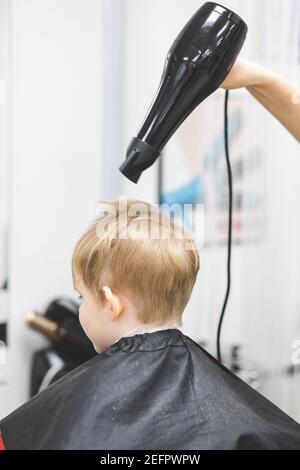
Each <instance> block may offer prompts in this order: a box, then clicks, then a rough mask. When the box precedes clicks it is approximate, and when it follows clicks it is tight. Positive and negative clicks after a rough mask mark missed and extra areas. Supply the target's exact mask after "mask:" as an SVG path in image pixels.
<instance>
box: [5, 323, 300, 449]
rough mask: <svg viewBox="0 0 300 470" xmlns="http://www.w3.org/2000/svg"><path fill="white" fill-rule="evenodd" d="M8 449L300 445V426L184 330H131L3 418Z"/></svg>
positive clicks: (271, 447) (203, 447)
mask: <svg viewBox="0 0 300 470" xmlns="http://www.w3.org/2000/svg"><path fill="white" fill-rule="evenodd" d="M0 429H1V433H2V438H3V442H4V446H5V448H6V449H106V450H108V449H109V450H114V449H130V450H133V449H156V450H157V449H162V450H163V449H164V450H171V449H177V450H178V449H181V450H185V449H192V450H195V449H197V450H198V449H201V450H202V449H300V425H299V424H298V423H296V421H294V420H293V419H291V418H290V417H289V416H287V415H286V414H285V413H283V412H282V411H281V410H280V409H279V408H277V407H276V406H275V405H273V404H272V403H271V402H270V401H268V400H267V399H266V398H264V397H263V396H262V395H260V394H259V393H258V392H256V391H255V390H253V389H252V388H251V387H249V386H248V385H247V384H246V383H244V382H243V381H242V380H240V379H239V378H237V377H236V376H235V375H233V374H232V373H231V372H230V371H228V370H227V369H226V368H225V367H223V366H222V365H220V364H219V363H218V362H217V361H216V360H215V359H214V358H213V357H212V356H211V355H210V354H208V353H207V352H206V351H205V350H203V349H202V348H201V347H200V346H199V345H198V344H197V343H195V342H194V341H193V340H192V339H191V338H189V337H188V336H186V335H184V334H183V333H182V332H181V331H180V330H177V329H169V330H160V331H156V332H153V333H143V334H137V335H135V336H131V337H130V336H129V337H123V338H121V339H120V340H119V341H118V342H116V343H115V344H113V345H112V346H110V347H109V348H108V349H106V350H105V351H104V352H102V353H101V354H99V355H97V356H96V357H94V358H93V359H91V360H90V361H88V362H86V363H85V364H83V365H81V366H79V367H78V368H77V369H75V370H74V371H72V372H70V373H68V374H67V375H66V376H64V377H63V378H61V379H59V380H58V381H57V382H55V383H54V384H53V385H51V386H50V387H49V388H48V389H46V390H44V391H42V392H40V393H39V394H38V395H36V396H35V397H34V398H32V399H31V400H30V401H29V402H27V403H25V404H24V405H23V406H21V407H20V408H18V409H17V410H16V411H15V412H13V413H12V414H10V415H9V416H8V417H6V418H5V419H4V420H2V421H1V423H0Z"/></svg>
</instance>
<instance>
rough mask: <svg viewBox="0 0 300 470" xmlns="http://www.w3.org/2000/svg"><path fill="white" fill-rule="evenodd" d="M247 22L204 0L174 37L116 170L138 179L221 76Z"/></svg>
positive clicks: (239, 43)
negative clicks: (139, 123)
mask: <svg viewBox="0 0 300 470" xmlns="http://www.w3.org/2000/svg"><path fill="white" fill-rule="evenodd" d="M247 29H248V28H247V25H246V23H245V22H244V21H243V20H242V18H240V17H239V16H238V15H237V14H236V13H234V12H233V11H231V10H228V8H225V7H223V6H221V5H219V4H217V3H213V2H207V3H204V5H203V6H202V7H201V8H200V9H199V10H198V11H197V12H196V13H195V14H194V15H193V16H192V18H191V19H190V20H189V21H188V23H187V24H186V25H185V27H184V28H183V29H182V31H181V32H180V33H179V35H178V36H177V38H176V39H175V41H174V42H173V44H172V46H171V48H170V50H169V52H168V55H167V58H166V61H165V67H164V71H163V74H162V78H161V81H160V85H159V88H158V91H157V94H156V96H155V98H154V100H153V102H152V104H151V106H150V109H149V111H148V114H147V116H146V118H145V121H144V123H143V125H142V127H141V129H140V131H139V133H138V135H137V137H133V139H132V140H131V142H130V144H129V146H128V149H127V154H126V160H125V161H124V162H123V163H122V165H121V166H120V168H119V169H120V171H121V173H123V175H124V176H126V177H127V178H128V179H130V180H131V181H133V182H134V183H137V182H138V180H139V178H140V176H141V174H142V172H143V171H144V170H146V169H147V168H149V167H150V166H151V165H152V164H153V163H154V162H155V161H156V159H157V158H158V157H159V155H160V153H161V151H162V149H163V148H164V146H165V145H166V143H167V142H168V140H169V139H170V137H171V136H172V135H173V133H174V132H175V131H176V129H177V128H178V127H179V126H180V125H181V124H182V122H183V121H184V120H185V119H186V118H187V117H188V115H189V114H190V113H191V112H192V111H193V110H194V109H195V108H196V107H197V106H198V105H199V104H200V103H201V102H202V101H203V100H205V98H207V97H208V96H209V95H210V94H211V93H213V92H214V91H215V90H216V89H217V88H218V87H219V86H220V85H221V84H222V83H223V81H224V80H225V78H226V76H227V75H228V73H229V71H230V69H231V67H232V65H233V63H234V62H235V59H236V57H237V55H238V53H239V51H240V49H241V47H242V45H243V43H244V40H245V37H246V34H247Z"/></svg>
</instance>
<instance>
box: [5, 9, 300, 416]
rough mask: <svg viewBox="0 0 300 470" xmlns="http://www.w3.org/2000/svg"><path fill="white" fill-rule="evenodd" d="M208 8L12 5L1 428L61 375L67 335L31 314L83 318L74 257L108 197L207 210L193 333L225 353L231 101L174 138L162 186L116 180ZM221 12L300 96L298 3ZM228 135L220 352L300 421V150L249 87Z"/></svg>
mask: <svg viewBox="0 0 300 470" xmlns="http://www.w3.org/2000/svg"><path fill="white" fill-rule="evenodd" d="M202 3H204V2H202V1H199V0H185V1H176V2H174V1H172V0H151V1H150V0H0V341H1V343H0V418H2V417H4V416H5V415H6V414H8V413H9V412H10V411H12V410H13V409H15V408H16V407H17V406H19V405H20V404H22V403H24V402H25V401H26V400H28V399H29V397H30V396H31V395H33V394H34V393H36V392H37V391H38V390H39V389H41V387H43V386H46V385H45V384H47V383H50V382H51V379H52V378H53V377H54V376H55V374H57V373H58V372H59V371H62V370H63V369H62V358H61V357H62V356H64V354H65V353H66V351H63V352H62V351H61V350H57V349H55V347H52V346H53V345H52V343H51V341H53V340H54V339H55V338H54V336H55V334H56V333H57V332H56V333H55V334H53V331H52V336H51V334H49V328H50V326H49V325H48V336H49V337H51V341H50V340H49V338H48V339H47V338H46V336H47V335H45V334H43V335H42V334H39V333H37V332H35V331H33V330H32V329H30V328H29V327H28V325H27V324H26V322H25V316H26V314H27V313H28V312H29V311H34V312H39V313H41V314H45V312H46V313H47V309H48V316H49V318H50V317H51V315H50V314H49V311H51V309H50V310H49V305H50V304H51V302H53V300H54V299H68V300H64V301H62V302H61V303H60V304H59V306H58V307H59V308H63V309H65V310H69V311H71V312H72V314H74V312H75V311H76V304H74V303H72V301H74V300H75V299H76V297H75V294H74V292H73V286H72V278H71V266H70V260H71V255H72V250H73V247H74V244H75V242H76V240H77V239H78V238H79V236H80V235H81V233H82V232H83V231H84V230H85V228H86V227H87V226H88V224H89V223H90V221H91V220H92V219H93V218H94V216H95V214H96V207H97V201H98V200H99V199H103V198H117V197H119V196H127V197H135V198H140V199H144V200H147V201H149V202H152V203H158V202H167V203H172V202H179V203H186V202H191V203H195V202H200V203H203V204H204V211H205V218H204V220H205V227H204V245H203V247H202V248H201V250H200V257H201V269H200V273H199V276H198V280H197V284H196V286H195V288H194V292H193V295H192V298H191V300H190V302H189V304H188V306H187V308H186V311H185V313H184V316H183V332H184V333H186V334H187V335H189V336H191V337H192V338H193V339H195V340H196V341H197V342H198V343H199V344H201V345H202V346H203V347H204V348H206V349H207V350H208V351H209V352H210V353H212V354H213V355H215V353H216V348H215V338H216V332H217V323H218V319H219V315H220V312H221V308H222V304H223V299H224V295H225V288H226V254H227V246H226V243H227V193H226V191H227V189H226V188H227V186H226V172H225V154H224V143H223V126H224V123H223V106H224V94H225V92H224V90H218V91H217V92H216V93H214V94H213V95H212V96H210V97H209V98H208V99H207V100H206V101H205V102H203V103H202V104H201V105H200V106H199V107H198V108H197V109H196V110H195V111H194V113H192V115H191V116H190V117H189V118H188V119H187V121H186V122H185V123H184V125H183V126H182V127H181V128H180V130H179V131H178V132H177V133H175V135H174V136H173V137H172V139H171V140H170V142H169V144H168V146H167V148H166V150H165V152H164V158H163V163H162V168H161V169H160V172H159V168H158V165H157V164H155V165H154V166H153V167H152V168H151V169H150V170H148V171H147V172H145V173H144V175H143V176H142V178H141V180H140V182H139V184H138V185H135V184H134V183H131V182H130V181H128V180H126V179H125V178H124V177H123V176H122V175H121V174H120V172H119V171H118V167H119V166H120V164H121V162H122V161H123V160H124V158H125V153H126V147H127V145H128V143H129V140H130V139H131V137H132V136H134V135H136V133H137V131H138V130H139V127H140V125H141V123H142V121H143V119H144V117H145V114H146V111H147V110H148V108H149V106H150V103H151V101H152V99H153V97H154V95H155V92H156V90H157V87H158V84H159V81H160V77H161V73H162V70H163V65H164V61H165V58H166V54H167V51H168V49H169V47H170V45H171V43H172V42H173V40H174V39H175V37H176V35H177V34H178V32H179V31H180V29H181V28H182V27H183V25H184V24H185V23H186V22H187V21H188V20H189V18H190V17H191V16H192V14H193V13H194V12H195V11H196V10H197V9H198V8H199V7H200V6H201V5H202ZM223 4H224V5H225V6H227V7H229V8H231V9H233V10H234V11H235V12H236V13H238V14H240V15H241V16H242V17H243V19H244V20H245V21H246V22H247V24H248V27H249V30H248V36H247V39H246V42H245V45H244V47H243V49H242V54H241V55H242V56H243V57H245V58H247V59H250V60H254V61H256V62H258V63H260V64H262V65H264V66H265V67H268V68H270V69H272V70H274V71H276V72H279V73H281V74H282V75H283V76H285V77H286V78H288V79H289V80H290V81H291V82H292V83H294V84H298V85H300V0H284V1H283V0H244V1H243V2H241V1H237V0H226V1H225V2H224V3H223ZM229 131H230V132H229V135H230V157H231V162H232V168H233V184H234V197H235V199H234V212H233V221H234V223H233V250H232V287H231V293H230V298H229V302H228V306H227V311H226V315H225V320H224V326H223V331H222V351H223V355H224V359H225V363H226V365H227V366H228V367H229V368H230V369H231V370H232V371H233V372H234V373H237V374H238V375H239V376H241V377H242V378H243V380H246V381H247V382H248V383H249V384H250V385H251V386H253V387H254V388H256V389H258V390H259V391H260V392H261V393H262V394H263V395H265V396H267V397H268V398H269V399H271V400H272V401H273V402H275V403H276V404H277V405H278V406H279V407H280V408H282V409H283V410H284V411H285V412H287V413H288V414H289V415H291V416H292V417H293V418H294V419H296V420H298V421H300V399H299V397H300V393H299V392H300V367H298V365H299V363H300V353H299V354H297V351H300V244H299V240H300V211H299V203H300V185H299V175H300V148H299V143H297V142H296V140H295V139H293V137H292V136H291V135H290V134H289V133H288V132H287V131H286V130H285V129H284V128H283V127H282V126H281V125H280V124H279V123H278V122H277V121H276V120H275V119H274V118H273V117H272V116H271V115H269V114H268V113H267V111H266V110H265V109H263V108H262V106H261V105H259V104H258V103H257V102H256V101H255V100H254V98H253V97H252V96H251V95H250V94H249V93H248V92H247V90H245V89H241V90H234V91H232V92H230V97H229ZM159 175H161V180H160V182H161V184H160V185H159V184H158V183H159ZM185 222H186V223H187V224H188V221H185ZM68 302H69V303H68ZM52 307H53V304H52ZM55 307H57V305H56V306H55ZM58 307H57V308H58ZM52 313H53V308H52ZM56 313H57V310H56ZM54 317H55V315H54V316H53V315H52V317H51V318H52V320H53V319H54V320H57V318H58V317H55V318H54ZM50 330H51V328H50ZM64 331H65V330H64ZM44 333H45V332H44ZM41 352H43V355H41ZM50 353H51V354H52V355H49V354H50ZM86 354H87V355H88V353H86ZM45 361H46V362H47V364H45ZM75 363H76V361H75V362H74V363H72V361H71V363H70V364H69V366H68V367H69V368H72V367H73V366H74V364H75ZM50 369H51V370H52V372H51V373H50V374H49V373H48V372H49V370H50ZM47 373H48V375H47ZM46 375H47V377H46ZM45 377H46V379H45Z"/></svg>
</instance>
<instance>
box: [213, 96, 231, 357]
mask: <svg viewBox="0 0 300 470" xmlns="http://www.w3.org/2000/svg"><path fill="white" fill-rule="evenodd" d="M228 96H229V92H228V90H226V91H225V103H224V142H225V157H226V167H227V179H228V191H229V195H228V238H227V288H226V294H225V299H224V303H223V307H222V312H221V315H220V319H219V323H218V332H217V357H218V360H219V361H220V362H222V356H221V345H220V338H221V329H222V323H223V320H224V314H225V310H226V305H227V301H228V297H229V292H230V282H231V243H232V172H231V165H230V160H229V148H228V147H229V146H228Z"/></svg>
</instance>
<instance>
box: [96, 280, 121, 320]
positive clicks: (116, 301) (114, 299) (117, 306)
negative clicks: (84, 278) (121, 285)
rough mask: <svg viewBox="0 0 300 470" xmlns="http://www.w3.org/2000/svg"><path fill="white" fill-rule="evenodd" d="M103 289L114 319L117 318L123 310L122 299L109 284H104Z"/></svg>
mask: <svg viewBox="0 0 300 470" xmlns="http://www.w3.org/2000/svg"><path fill="white" fill-rule="evenodd" d="M101 290H102V292H103V295H104V297H105V300H106V302H107V303H108V307H109V309H110V311H111V313H112V319H113V320H116V319H117V318H118V317H119V315H120V314H121V312H122V310H123V304H122V302H121V299H120V297H119V296H118V295H117V294H114V293H113V292H112V290H111V288H110V287H109V286H103V287H102V289H101Z"/></svg>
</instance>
